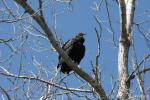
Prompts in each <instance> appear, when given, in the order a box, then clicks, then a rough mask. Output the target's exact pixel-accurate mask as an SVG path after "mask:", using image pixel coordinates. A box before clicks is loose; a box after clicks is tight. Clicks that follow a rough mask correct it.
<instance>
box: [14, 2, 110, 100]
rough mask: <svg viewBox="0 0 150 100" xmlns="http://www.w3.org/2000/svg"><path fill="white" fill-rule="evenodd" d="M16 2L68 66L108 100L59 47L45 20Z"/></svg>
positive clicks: (101, 90) (25, 5)
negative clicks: (36, 24) (34, 22)
mask: <svg viewBox="0 0 150 100" xmlns="http://www.w3.org/2000/svg"><path fill="white" fill-rule="evenodd" d="M14 1H15V2H16V3H18V4H19V5H20V6H22V7H23V8H24V9H25V11H26V12H27V13H29V14H30V16H31V17H32V18H33V19H34V20H35V21H36V22H37V23H38V24H39V26H40V27H41V28H42V29H43V31H44V32H45V34H46V35H47V37H48V39H49V41H50V43H51V44H52V45H53V47H54V48H55V49H56V51H57V52H58V53H59V55H60V56H61V57H62V58H63V59H64V60H65V62H66V63H67V65H68V66H70V67H71V68H72V69H73V70H74V71H75V72H76V73H77V74H78V75H79V76H80V77H82V78H83V79H84V80H85V81H86V82H88V83H89V84H90V85H91V86H92V87H93V88H94V89H95V91H96V92H97V93H98V95H99V96H100V97H101V99H102V100H108V98H107V96H106V94H105V91H104V89H103V88H102V86H101V85H96V84H95V80H94V79H93V78H92V77H91V76H90V75H88V74H87V73H86V72H84V71H83V70H82V69H81V68H79V67H78V65H77V64H75V63H74V62H73V61H72V60H71V59H70V58H69V56H68V55H67V54H66V53H65V52H64V51H63V50H62V49H61V47H60V46H59V44H58V43H57V42H56V40H55V38H54V36H53V34H52V31H51V30H50V29H49V27H48V25H47V24H46V22H45V20H44V19H42V17H41V16H40V15H39V14H37V13H35V11H34V10H33V9H32V8H31V7H30V6H29V5H28V4H27V3H26V2H24V1H23V0H14Z"/></svg>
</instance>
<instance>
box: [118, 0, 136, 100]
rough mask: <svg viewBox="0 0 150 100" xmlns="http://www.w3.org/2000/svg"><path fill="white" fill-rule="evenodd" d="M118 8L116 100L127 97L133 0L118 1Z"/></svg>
mask: <svg viewBox="0 0 150 100" xmlns="http://www.w3.org/2000/svg"><path fill="white" fill-rule="evenodd" d="M118 3H119V8H120V21H121V35H120V42H119V51H118V74H119V90H118V99H119V100H127V99H128V97H129V89H130V81H127V80H128V53H129V48H130V44H131V31H132V23H133V18H134V5H135V4H134V3H135V0H118Z"/></svg>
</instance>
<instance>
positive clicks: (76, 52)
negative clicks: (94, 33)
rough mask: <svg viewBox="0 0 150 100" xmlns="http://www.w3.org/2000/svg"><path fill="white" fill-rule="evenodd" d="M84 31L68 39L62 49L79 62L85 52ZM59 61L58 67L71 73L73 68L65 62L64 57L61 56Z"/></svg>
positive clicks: (64, 71)
mask: <svg viewBox="0 0 150 100" xmlns="http://www.w3.org/2000/svg"><path fill="white" fill-rule="evenodd" d="M84 35H85V34H84V33H78V34H77V35H76V36H75V37H74V38H72V39H71V40H68V41H67V42H66V43H65V44H64V45H63V46H62V49H63V50H64V51H65V52H66V53H67V54H68V56H69V57H70V58H71V59H72V60H73V61H74V62H75V63H77V64H79V63H80V61H81V59H82V58H83V57H84V54H85V46H84V45H83V43H84V37H83V36H84ZM58 59H59V63H58V65H57V69H60V71H61V72H63V73H67V74H69V72H70V71H72V69H71V68H70V67H69V66H68V65H67V64H66V63H65V61H64V60H63V58H62V57H61V56H59V58H58Z"/></svg>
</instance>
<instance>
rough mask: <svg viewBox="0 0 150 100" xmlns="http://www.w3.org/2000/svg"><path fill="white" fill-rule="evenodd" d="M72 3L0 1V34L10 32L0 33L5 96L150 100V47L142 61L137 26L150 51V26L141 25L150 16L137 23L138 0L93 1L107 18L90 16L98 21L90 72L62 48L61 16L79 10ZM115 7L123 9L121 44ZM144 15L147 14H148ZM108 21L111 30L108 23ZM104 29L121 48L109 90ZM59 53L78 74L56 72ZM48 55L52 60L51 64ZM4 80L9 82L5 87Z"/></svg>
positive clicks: (0, 89)
mask: <svg viewBox="0 0 150 100" xmlns="http://www.w3.org/2000/svg"><path fill="white" fill-rule="evenodd" d="M74 2H75V0H37V1H36V3H35V1H32V0H12V1H7V0H1V1H0V3H1V4H0V5H2V6H1V7H0V13H1V15H0V24H1V26H2V27H4V28H3V29H0V32H1V33H5V34H9V35H10V36H8V37H7V38H3V37H5V36H2V38H1V37H0V45H2V46H3V49H2V50H5V52H1V51H0V76H1V80H4V82H2V84H0V93H1V97H2V99H3V100H4V99H5V98H7V99H8V100H11V99H14V100H16V99H27V100H30V99H40V100H51V99H63V98H64V99H66V98H67V99H69V100H71V99H74V98H73V96H75V97H78V98H80V99H88V100H91V99H101V100H109V99H118V100H128V99H129V100H131V99H136V98H140V99H141V100H146V99H148V97H147V94H146V93H148V91H149V88H147V87H146V85H145V83H146V82H145V81H144V78H145V77H146V76H145V73H146V72H148V71H150V68H149V67H146V66H145V65H146V63H147V61H148V60H149V57H150V54H149V50H148V53H147V54H145V56H144V57H143V58H142V60H140V61H138V58H137V53H136V47H135V40H134V32H135V30H136V32H139V33H140V35H141V36H143V39H144V41H145V45H146V46H147V48H148V49H149V48H150V45H149V41H150V40H149V33H150V32H149V28H147V29H143V28H142V26H145V25H143V24H145V23H148V24H149V22H150V18H149V17H148V18H147V19H146V18H145V20H144V21H142V22H136V21H134V18H135V17H134V15H135V9H136V2H138V1H135V0H118V1H117V0H116V1H108V0H95V1H92V3H93V4H91V7H89V8H91V10H92V11H93V12H96V14H97V13H98V12H101V9H102V7H104V9H105V11H106V12H105V14H106V15H105V17H106V19H107V20H103V19H102V18H101V16H99V15H95V14H94V17H93V18H92V20H93V22H94V23H95V26H94V28H93V29H94V32H95V35H96V40H97V42H96V43H97V54H96V55H95V60H94V61H93V60H91V61H90V64H91V67H92V70H91V73H90V74H89V73H87V72H86V71H85V70H83V69H82V67H80V66H79V65H77V64H76V63H74V62H73V61H72V60H71V59H70V58H69V56H68V55H67V54H66V52H65V51H63V50H62V48H61V45H62V40H63V38H61V36H60V34H59V32H58V31H57V21H58V20H57V17H58V16H60V15H62V14H64V13H66V12H71V13H72V11H73V10H74V9H76V8H75V7H74ZM76 2H79V1H76ZM34 3H35V4H34ZM111 3H113V4H111ZM61 4H62V5H65V7H64V6H63V7H62V9H63V8H65V10H62V12H59V13H57V9H56V6H60V5H61ZM111 5H113V6H114V5H115V6H116V7H119V12H118V14H119V15H120V20H117V23H118V26H120V30H119V28H118V30H117V31H119V32H120V34H118V36H120V38H119V42H117V36H116V30H115V28H114V26H113V25H114V23H115V20H113V19H112V15H111V14H112V11H113V10H110V7H111ZM49 12H50V13H51V17H52V18H53V20H52V21H53V22H54V25H53V27H51V26H52V25H51V24H50V23H49V20H50V19H46V18H47V17H46V16H47V15H48V13H49ZM145 15H146V16H149V13H146V14H145ZM62 16H63V15H62ZM49 17H50V16H49ZM105 23H107V26H106V27H108V28H106V27H105V25H104V24H105ZM7 28H12V29H10V30H11V34H10V33H9V30H7ZM5 29H6V30H5ZM105 29H106V30H105ZM1 30H2V31H1ZM104 30H105V31H104ZM106 31H107V32H108V33H111V34H112V35H111V39H112V40H110V43H111V45H112V46H113V47H114V48H116V49H118V80H117V79H114V78H113V76H112V78H111V79H112V81H115V82H112V89H111V91H110V92H107V91H106V90H105V88H104V86H103V85H104V83H105V82H104V83H103V71H102V69H103V66H101V64H100V63H101V62H100V58H101V52H102V47H101V44H102V42H103V41H102V36H103V32H106ZM87 41H88V40H87ZM57 53H58V54H59V55H60V56H61V57H62V58H63V59H64V60H65V62H66V63H67V65H69V66H70V67H71V68H72V69H73V71H74V72H72V73H70V74H69V75H60V76H59V73H60V72H59V71H57V70H55V68H56V64H54V63H53V60H54V59H55V60H56V59H58V58H57V57H56V56H57ZM131 54H132V55H133V56H131ZM2 55H6V57H2ZM41 55H42V56H41ZM52 56H53V57H54V58H52ZM43 57H44V59H43ZM45 58H46V59H45ZM41 59H42V60H41ZM47 59H48V61H47ZM49 59H51V62H50V63H47V62H49ZM112 59H113V58H112ZM44 60H46V61H45V62H46V63H44ZM31 66H32V67H33V68H31ZM49 66H51V67H49ZM109 66H111V64H110V65H109ZM130 66H132V68H130ZM142 66H143V67H142ZM71 75H72V76H73V77H74V80H78V82H77V83H78V87H75V88H71V87H69V83H68V82H67V81H68V80H67V78H68V77H70V76H71ZM135 79H136V81H137V82H134V83H133V84H134V85H137V87H138V88H139V89H137V90H139V91H140V96H139V97H136V94H137V93H139V92H136V91H134V90H136V89H135V87H134V88H133V87H132V80H135ZM5 83H7V84H6V86H5ZM107 87H111V86H107ZM146 88H147V90H146ZM133 91H134V92H133Z"/></svg>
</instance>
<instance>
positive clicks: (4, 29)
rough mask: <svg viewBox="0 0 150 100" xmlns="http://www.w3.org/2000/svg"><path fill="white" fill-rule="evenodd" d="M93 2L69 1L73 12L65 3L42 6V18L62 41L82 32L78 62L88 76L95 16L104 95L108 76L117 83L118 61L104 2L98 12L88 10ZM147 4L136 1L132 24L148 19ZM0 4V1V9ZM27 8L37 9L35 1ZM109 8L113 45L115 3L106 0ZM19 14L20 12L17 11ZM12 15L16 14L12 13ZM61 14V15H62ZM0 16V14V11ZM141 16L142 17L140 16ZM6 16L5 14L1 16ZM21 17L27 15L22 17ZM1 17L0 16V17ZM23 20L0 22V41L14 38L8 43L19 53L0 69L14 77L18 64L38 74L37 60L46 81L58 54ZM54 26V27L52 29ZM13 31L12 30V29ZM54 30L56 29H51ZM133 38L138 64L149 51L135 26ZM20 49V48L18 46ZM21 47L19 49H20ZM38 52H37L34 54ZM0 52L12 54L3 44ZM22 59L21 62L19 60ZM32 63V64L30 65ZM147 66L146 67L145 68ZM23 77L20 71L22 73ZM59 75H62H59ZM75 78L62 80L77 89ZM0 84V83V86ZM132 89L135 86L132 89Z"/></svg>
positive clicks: (92, 57) (116, 23)
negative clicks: (81, 54)
mask: <svg viewBox="0 0 150 100" xmlns="http://www.w3.org/2000/svg"><path fill="white" fill-rule="evenodd" d="M94 2H96V3H98V2H100V1H99V0H75V1H73V2H72V6H73V10H72V11H69V10H67V7H68V4H65V3H62V4H60V3H56V4H55V5H53V6H52V4H45V5H48V6H45V8H44V10H45V12H44V15H45V18H46V20H47V23H48V25H49V27H50V28H51V29H52V30H53V32H54V31H55V32H57V34H58V36H59V37H61V38H62V40H63V41H64V42H65V41H67V40H68V39H70V38H72V37H74V36H75V35H76V33H78V32H84V33H86V36H85V46H86V54H85V57H84V58H83V60H82V61H81V63H80V66H81V67H82V68H83V69H84V70H85V71H86V72H87V73H89V74H91V72H92V67H91V64H90V61H93V63H95V55H96V53H97V42H96V34H95V31H94V28H95V27H97V28H98V25H97V23H96V22H95V20H94V17H93V16H98V18H99V19H100V20H101V21H102V23H101V25H102V28H103V30H102V33H101V34H102V38H101V56H100V59H99V61H100V66H101V68H102V83H103V87H104V89H105V90H106V92H107V93H109V92H110V90H111V88H112V87H111V82H110V81H111V76H113V77H114V81H117V77H118V76H117V73H118V71H117V63H118V62H117V58H118V48H116V47H115V46H114V45H113V44H112V34H111V33H110V32H109V30H110V26H109V23H108V17H107V13H106V7H105V3H104V2H103V3H102V6H101V8H100V10H99V11H94V10H92V7H93V6H94ZM7 3H8V6H9V7H11V8H13V9H16V7H14V4H13V3H12V2H11V1H8V2H7ZM149 4H150V1H148V0H145V1H140V0H138V1H137V2H136V9H135V19H134V22H135V23H138V22H140V21H143V20H146V19H149V15H146V14H145V13H146V12H148V14H150V6H149ZM1 5H2V3H1V1H0V9H1ZM31 5H32V6H33V7H34V8H35V9H37V3H36V0H33V1H32V3H31ZM108 5H109V12H110V18H111V21H112V26H113V29H114V32H115V40H116V43H118V41H119V35H120V33H119V32H120V26H119V10H118V6H117V3H116V2H115V1H108ZM2 7H3V5H2ZM54 7H55V11H56V13H60V14H59V15H58V16H57V17H56V24H55V21H54V19H55V18H54V17H53V16H52V11H53V9H54ZM20 11H23V10H22V9H20ZM14 12H15V13H16V11H14ZM62 12H63V13H62ZM0 13H1V12H0ZM144 14H145V15H144ZM4 16H7V14H4ZM25 16H28V15H27V14H25ZM0 18H2V15H0ZM29 20H31V19H27V20H26V21H21V22H17V23H15V24H10V23H0V39H9V38H16V39H18V40H15V41H14V42H12V43H9V44H10V45H12V46H13V48H14V50H19V51H18V52H15V53H13V56H12V58H11V60H9V61H6V62H4V63H0V66H3V67H5V68H7V69H10V71H11V72H12V73H15V74H17V73H18V69H19V66H20V65H19V64H20V62H22V64H23V66H24V67H23V68H24V69H25V70H26V72H27V73H28V74H31V73H34V74H37V73H38V67H36V66H35V65H36V63H33V62H34V60H35V62H36V61H38V62H39V63H40V64H41V65H42V66H43V67H44V68H45V69H47V70H49V71H48V72H49V74H48V77H46V76H43V77H42V78H45V79H49V78H50V77H52V75H53V73H51V72H50V71H52V70H54V69H56V66H57V62H58V59H57V57H58V54H57V53H56V52H53V51H51V49H50V48H51V45H50V43H49V41H48V40H47V39H45V38H41V37H40V38H39V37H36V36H34V34H36V35H38V34H39V33H37V32H36V31H34V30H31V28H27V27H28V25H29V24H27V22H30V21H29ZM32 25H33V26H35V27H36V28H38V29H39V30H40V31H41V32H42V30H41V29H40V28H39V26H38V25H37V24H36V23H35V22H34V21H33V22H32ZM149 25H150V23H149V22H147V23H143V26H142V27H143V28H144V29H145V32H146V31H147V30H148V29H149V28H150V26H149ZM55 26H56V27H55ZM14 28H15V30H14ZM25 28H27V29H29V31H30V32H31V33H29V32H24V31H25ZM55 28H56V29H55ZM26 36H28V37H27V41H26V42H25V43H24V45H23V46H22V45H21V41H22V40H25V38H26ZM133 36H134V40H135V48H136V52H137V58H138V61H140V60H141V59H143V57H144V55H145V54H148V53H149V48H147V47H146V45H145V41H144V38H143V37H142V35H141V34H140V33H139V32H138V31H137V27H136V26H135V25H134V26H133ZM21 46H22V47H21ZM21 48H22V49H21ZM37 50H39V51H37ZM0 52H1V59H7V57H8V56H9V55H10V54H12V53H11V50H10V49H9V48H8V47H7V46H6V45H5V44H0ZM21 52H23V55H21ZM21 56H22V57H23V60H22V61H21V60H20V58H21ZM129 58H130V59H129V69H132V66H131V63H130V62H131V59H132V52H130V54H129ZM34 64H35V65H34ZM149 64H150V63H149V62H148V61H147V62H146V63H145V65H146V66H149ZM149 67H150V66H149ZM22 73H23V74H25V73H24V72H22ZM61 75H63V74H61ZM148 76H150V75H149V74H146V78H145V80H146V84H145V86H146V87H149V84H148V83H149V82H150V79H149V78H148ZM2 80H5V78H1V79H0V81H1V82H2ZM77 80H78V79H76V78H75V76H74V75H71V76H69V77H67V79H66V80H65V81H67V83H68V86H70V87H78V86H79V84H80V82H76V81H77ZM1 82H0V83H1ZM2 83H3V84H4V87H5V86H8V84H7V81H3V82H2ZM135 87H136V86H135Z"/></svg>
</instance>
